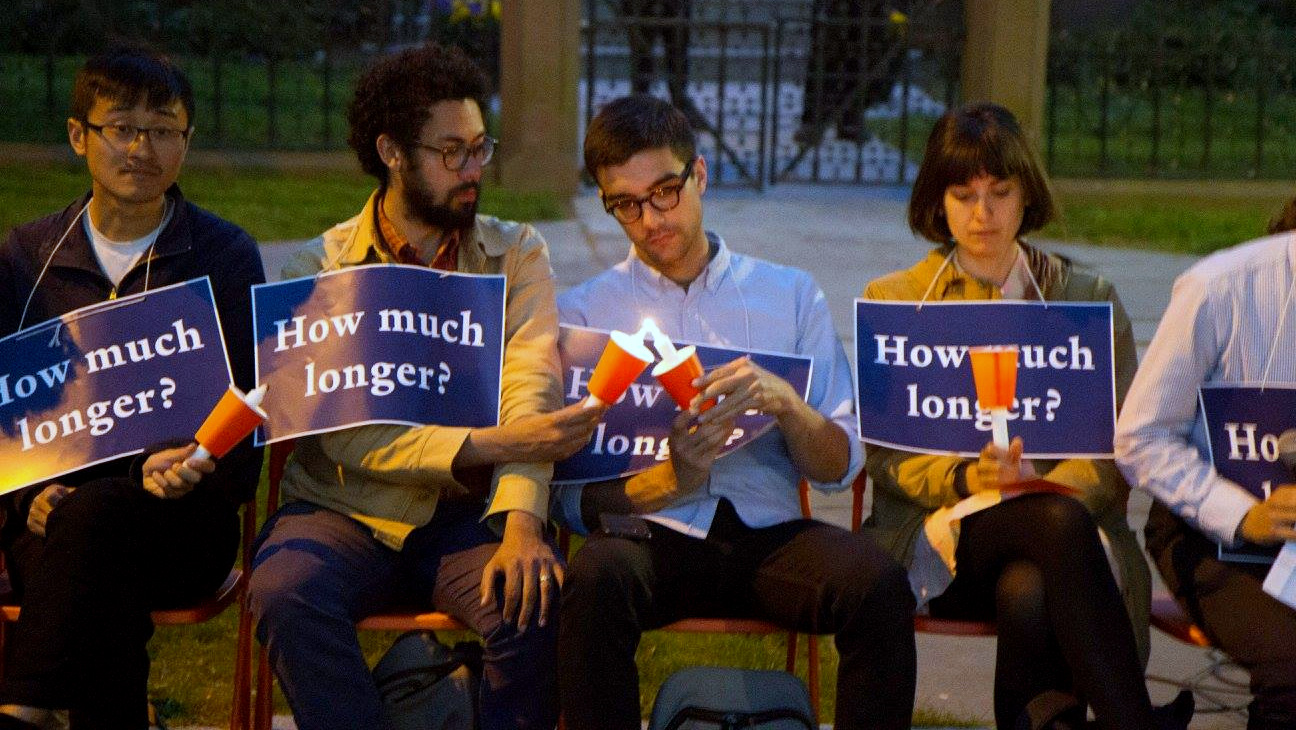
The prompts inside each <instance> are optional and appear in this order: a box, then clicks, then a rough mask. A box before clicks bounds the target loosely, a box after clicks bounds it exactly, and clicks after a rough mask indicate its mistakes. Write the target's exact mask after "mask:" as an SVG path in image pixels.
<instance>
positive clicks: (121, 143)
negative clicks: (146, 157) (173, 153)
mask: <svg viewBox="0 0 1296 730" xmlns="http://www.w3.org/2000/svg"><path fill="white" fill-rule="evenodd" d="M81 123H82V124H84V125H85V126H86V128H87V129H90V130H93V131H95V132H98V133H99V136H101V137H103V138H104V139H105V140H107V141H108V143H109V144H112V145H113V146H114V147H121V148H123V149H124V148H126V147H130V146H131V145H133V144H135V140H137V139H139V138H140V136H141V135H143V136H145V137H148V140H149V141H150V142H152V143H153V145H154V146H155V147H177V146H179V145H180V144H181V143H182V142H184V141H185V140H186V139H188V138H189V132H190V131H191V130H189V129H174V128H172V127H136V126H135V125H133V124H94V123H92V122H91V121H90V120H88V119H82V120H81Z"/></svg>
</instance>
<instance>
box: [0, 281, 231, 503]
mask: <svg viewBox="0 0 1296 730" xmlns="http://www.w3.org/2000/svg"><path fill="white" fill-rule="evenodd" d="M230 381H231V378H230V369H229V361H228V360H227V359H226V355H225V342H224V340H223V339H222V337H221V329H220V320H219V319H218V318H217V316H216V306H215V304H214V303H213V298H212V291H211V283H210V282H209V281H208V280H207V278H206V277H203V278H201V279H194V280H192V281H188V282H184V283H182V284H174V285H171V286H168V287H164V288H161V289H153V290H150V291H148V292H145V293H142V294H136V295H133V296H129V297H123V298H121V299H114V300H111V301H107V302H102V303H100V304H95V305H93V306H90V307H83V308H82V309H78V310H76V311H73V312H68V313H67V314H65V315H63V316H62V317H59V318H57V319H51V320H49V321H47V322H42V323H41V324H38V325H35V326H33V327H28V328H27V329H24V330H20V331H18V332H15V333H14V334H11V335H9V336H8V337H5V338H4V339H2V340H0V428H2V429H3V433H0V464H4V468H3V469H0V493H4V492H10V491H13V490H15V489H18V488H21V487H25V486H28V485H30V484H35V483H37V482H41V481H44V480H46V479H52V478H54V477H58V476H61V475H63V474H67V473H68V472H71V471H75V470H77V469H80V468H83V467H86V466H90V465H92V464H98V463H100V462H103V461H108V460H110V459H116V458H118V457H122V456H127V455H129V454H134V453H138V452H140V451H142V450H143V449H144V448H146V447H148V446H151V445H153V444H155V443H158V442H160V441H167V440H171V439H185V438H192V437H193V435H194V432H195V431H197V430H198V427H199V426H200V425H202V422H203V419H204V418H206V417H207V414H208V412H210V411H211V409H212V407H213V406H215V405H216V402H217V401H218V400H220V397H221V395H222V394H223V393H224V392H225V390H226V389H227V388H228V387H229V384H230Z"/></svg>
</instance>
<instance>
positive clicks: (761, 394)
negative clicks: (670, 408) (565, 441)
mask: <svg viewBox="0 0 1296 730" xmlns="http://www.w3.org/2000/svg"><path fill="white" fill-rule="evenodd" d="M585 169H586V171H587V172H588V173H589V174H590V176H591V177H593V178H594V180H595V182H596V183H597V184H598V187H599V194H600V196H601V197H602V200H603V205H604V207H605V209H606V210H607V212H608V213H609V214H611V215H612V216H614V217H615V218H616V219H617V221H618V222H619V223H620V224H621V227H622V229H623V230H624V231H625V234H626V237H627V238H629V239H630V243H631V246H630V254H629V256H628V257H627V258H626V260H625V261H623V262H621V263H619V264H617V265H616V266H614V267H612V268H611V269H609V270H608V271H606V272H604V273H602V274H600V275H598V276H596V277H594V278H593V279H590V280H589V281H586V282H585V283H583V284H580V285H579V286H577V287H575V288H573V289H571V290H570V291H568V292H566V293H564V294H563V295H562V296H561V297H559V301H558V308H559V312H560V314H561V317H562V320H563V321H564V322H568V323H571V324H577V325H586V326H590V327H597V328H601V329H607V330H611V329H619V330H622V331H628V332H632V331H636V330H638V329H639V324H640V321H641V320H642V319H643V318H644V317H653V318H654V319H655V320H656V321H657V322H658V323H659V324H660V326H661V328H662V329H663V330H664V331H665V332H666V333H667V334H668V335H669V336H671V337H672V338H673V339H680V340H687V341H690V342H699V343H706V344H712V345H718V346H722V347H731V348H736V349H745V350H767V351H777V352H785V353H793V354H798V355H806V356H810V357H811V358H813V370H812V373H813V376H812V380H811V383H810V395H809V400H808V402H807V401H806V400H802V398H801V397H800V394H798V393H797V392H796V391H795V390H794V389H793V388H792V386H791V385H789V384H788V383H787V381H784V380H782V379H781V378H779V377H777V376H775V375H773V374H771V373H769V372H767V371H766V370H764V369H762V368H761V367H759V366H757V365H756V364H755V363H753V362H752V361H751V360H750V359H748V358H745V357H744V358H739V359H737V360H734V361H733V362H730V363H728V364H725V365H722V366H720V367H718V368H716V369H714V370H712V371H711V372H709V373H707V374H705V375H703V376H702V377H700V378H698V380H697V381H696V385H697V386H698V387H700V388H701V389H702V390H701V393H700V394H699V395H698V396H697V397H696V398H695V399H694V400H693V402H692V403H691V404H690V406H689V408H688V409H686V410H683V411H682V412H681V413H680V414H679V415H678V417H677V418H676V419H675V422H674V424H673V430H672V432H671V436H670V458H669V459H668V460H667V461H665V462H663V463H661V464H659V465H657V466H655V467H653V468H651V469H649V470H647V471H645V472H643V473H641V474H638V475H635V476H632V477H630V478H628V479H622V480H617V481H613V482H608V483H601V484H597V485H585V486H581V485H571V486H566V485H564V486H561V487H558V488H557V489H555V495H554V500H555V507H554V512H555V514H556V515H557V516H559V517H560V519H561V520H562V521H563V522H564V523H566V524H567V525H568V526H570V527H571V528H572V529H574V530H575V531H577V532H581V533H585V532H590V533H592V534H591V535H590V537H589V539H588V540H587V541H586V542H585V545H584V546H583V547H582V548H581V550H580V551H579V552H578V553H577V554H576V555H575V557H574V558H573V559H572V562H571V565H570V567H569V568H568V572H567V583H566V585H565V586H564V590H563V602H562V621H561V622H560V624H559V639H558V681H559V694H560V698H561V705H562V711H563V718H564V720H565V722H566V726H567V728H569V730H586V729H587V728H588V729H593V728H598V729H599V730H631V729H632V728H638V727H640V718H639V683H638V674H637V671H636V668H635V649H636V647H637V645H638V643H639V637H640V635H641V633H642V632H643V631H646V630H649V629H653V628H658V627H661V626H664V625H666V624H669V623H671V622H673V621H676V620H678V619H682V618H687V617H724V618H759V619H765V620H769V621H772V622H774V623H777V624H779V625H781V626H785V627H787V628H789V629H795V630H797V631H803V632H808V633H814V634H828V633H830V634H835V635H836V644H837V649H838V650H839V652H840V654H841V664H840V668H839V670H838V675H837V677H838V679H837V698H838V699H837V715H836V724H835V725H834V727H837V728H839V730H856V729H858V728H908V727H909V722H910V715H911V714H912V712H913V695H914V683H915V656H914V636H913V611H914V599H913V594H912V593H911V592H910V590H909V583H908V578H907V577H906V574H905V571H904V569H903V568H902V567H900V566H899V565H898V564H897V563H896V562H895V561H893V560H892V559H891V558H890V557H889V556H888V555H887V554H886V553H885V552H884V551H882V549H881V548H880V547H878V545H877V544H875V543H874V542H873V541H872V540H871V539H870V538H868V537H866V536H864V535H859V534H854V533H851V532H848V531H846V530H843V529H841V528H838V527H833V526H830V525H827V524H824V523H821V522H816V521H814V520H809V519H803V518H802V515H801V509H800V500H799V495H798V484H799V482H800V480H801V479H802V478H803V477H804V478H805V479H808V480H809V481H810V483H811V484H812V485H813V486H815V487H816V488H818V489H821V490H823V491H838V490H842V489H846V488H848V487H849V486H850V484H851V483H852V481H853V480H854V478H855V475H856V474H858V473H859V470H860V468H861V466H862V465H863V455H862V453H861V449H860V445H859V441H858V438H857V436H856V433H857V432H856V425H855V415H854V396H853V390H852V388H851V376H850V365H849V364H848V362H847V360H846V353H845V351H844V350H843V349H842V345H841V342H840V340H839V339H838V337H837V334H836V332H835V331H834V330H833V326H832V320H831V318H830V316H829V312H828V307H827V304H826V302H825V300H824V295H823V292H822V291H821V290H820V289H819V287H818V286H817V285H816V284H815V282H814V280H813V279H812V278H811V277H810V275H809V274H807V273H806V272H804V271H801V270H798V269H793V268H789V267H784V266H778V265H775V264H772V263H769V262H767V261H762V260H760V259H756V258H752V257H750V256H744V255H742V254H738V253H735V252H733V251H731V250H730V249H729V247H728V246H727V245H726V243H725V241H724V240H723V239H722V238H721V237H720V236H719V235H717V234H715V233H713V232H708V231H704V230H703V228H702V195H703V194H704V193H705V192H706V187H707V166H706V161H705V160H704V159H702V158H701V157H698V156H697V150H696V146H695V142H694V133H693V130H692V129H691V128H690V126H689V123H688V120H687V119H686V117H685V116H684V115H683V114H682V113H681V112H679V111H678V110H676V109H675V108H673V107H671V106H670V105H669V104H667V103H666V102H664V101H660V100H658V99H655V98H653V97H651V96H647V95H639V96H631V97H626V98H623V99H619V100H617V101H614V102H612V103H610V104H608V105H607V106H605V107H604V108H603V109H602V111H600V112H599V113H598V115H597V116H595V117H594V119H593V120H592V121H591V122H590V126H589V130H588V132H587V133H586V135H585ZM711 398H720V401H719V403H718V404H717V405H715V406H714V407H712V408H710V409H709V410H706V411H705V412H701V408H700V406H701V404H702V403H703V402H705V401H707V400H709V399H711ZM748 409H758V410H761V411H763V412H765V413H767V414H770V415H772V416H774V418H775V419H776V427H775V428H773V429H771V430H770V431H769V432H767V433H766V434H764V435H762V436H761V437H759V438H758V439H756V440H755V441H753V442H751V443H749V444H747V445H746V446H743V447H742V448H740V449H738V450H736V451H734V452H733V453H730V454H728V455H726V456H725V457H724V458H722V459H717V458H716V457H717V454H718V452H719V450H720V448H721V446H722V445H723V444H724V442H725V441H726V440H727V439H728V438H729V437H730V434H731V433H732V432H733V427H734V418H735V417H736V416H738V415H739V414H741V413H743V412H744V411H746V410H748ZM627 514H629V515H632V517H631V518H630V519H627V518H626V517H625V515H627ZM635 515H637V516H640V519H639V521H637V522H636V519H635V517H633V516H635Z"/></svg>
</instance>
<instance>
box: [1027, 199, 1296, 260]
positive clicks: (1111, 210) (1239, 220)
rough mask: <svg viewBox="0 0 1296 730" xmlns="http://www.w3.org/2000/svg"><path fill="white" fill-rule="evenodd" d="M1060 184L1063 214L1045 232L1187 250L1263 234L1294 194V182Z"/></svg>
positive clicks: (1220, 245) (1043, 234)
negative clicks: (1136, 186) (1126, 188)
mask: <svg viewBox="0 0 1296 730" xmlns="http://www.w3.org/2000/svg"><path fill="white" fill-rule="evenodd" d="M1198 186H1199V189H1197V190H1195V191H1194V190H1193V189H1192V188H1193V187H1198ZM1058 187H1059V191H1058V199H1059V202H1060V203H1061V205H1062V217H1061V219H1060V220H1058V221H1056V222H1054V223H1052V224H1050V225H1049V226H1048V227H1046V228H1045V229H1044V230H1043V231H1042V232H1041V233H1040V234H1039V235H1040V236H1041V237H1044V238H1060V239H1065V240H1072V241H1085V242H1089V243H1094V244H1098V245H1103V246H1119V247H1125V248H1146V249H1151V250H1156V251H1166V252H1173V253H1188V254H1206V253H1210V252H1211V251H1216V250H1218V249H1221V248H1226V247H1228V246H1232V245H1233V244H1236V243H1241V242H1242V241H1246V240H1249V239H1252V238H1257V237H1259V236H1262V235H1264V234H1265V227H1266V225H1267V224H1268V222H1269V219H1270V218H1272V217H1273V215H1274V214H1275V213H1277V212H1278V210H1279V209H1280V208H1281V207H1282V205H1283V203H1284V202H1286V201H1287V200H1288V199H1290V198H1291V197H1292V196H1296V183H1293V184H1291V185H1290V186H1285V185H1283V184H1270V185H1263V186H1255V187H1251V186H1246V185H1240V186H1239V185H1235V186H1218V185H1216V184H1214V183H1209V182H1204V183H1200V184H1183V185H1180V184H1175V188H1174V189H1171V190H1161V191H1158V190H1155V189H1153V190H1144V191H1136V192H1122V191H1113V190H1111V189H1110V187H1109V186H1104V185H1103V184H1102V183H1095V184H1094V185H1092V186H1091V187H1090V189H1086V186H1084V185H1077V184H1067V183H1063V184H1061V185H1059V186H1058ZM1220 188H1223V189H1220Z"/></svg>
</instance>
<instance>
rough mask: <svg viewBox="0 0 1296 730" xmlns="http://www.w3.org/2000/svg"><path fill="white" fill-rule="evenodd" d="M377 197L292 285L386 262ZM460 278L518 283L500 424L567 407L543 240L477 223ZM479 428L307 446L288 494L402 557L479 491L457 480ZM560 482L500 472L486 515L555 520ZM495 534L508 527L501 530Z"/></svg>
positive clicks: (342, 436) (333, 234) (523, 228)
mask: <svg viewBox="0 0 1296 730" xmlns="http://www.w3.org/2000/svg"><path fill="white" fill-rule="evenodd" d="M375 196H376V194H375ZM375 196H370V198H369V202H368V203H367V204H366V205H365V208H364V210H362V211H361V212H360V214H359V215H357V216H356V217H354V218H352V219H351V220H348V221H346V222H344V223H340V224H338V225H337V226H334V227H333V228H331V229H329V230H328V231H326V232H325V233H324V235H322V236H320V237H319V238H316V239H314V240H312V241H310V242H308V243H307V244H306V245H305V246H304V247H303V248H302V249H301V250H300V251H298V252H297V253H296V254H295V255H294V257H293V259H292V260H291V261H290V262H289V263H288V264H287V265H286V266H285V267H284V269H283V276H284V278H295V277H299V276H310V275H313V274H316V273H318V272H320V271H322V270H324V269H325V267H328V268H330V269H338V268H342V267H346V266H355V265H358V264H372V263H380V262H388V261H389V257H388V256H387V254H386V253H385V252H384V251H382V250H380V249H379V248H378V247H377V246H376V245H375V233H374V225H373V220H374V218H373V206H374V201H375ZM458 270H459V271H461V272H464V273H476V274H504V275H505V276H507V277H508V283H507V289H506V310H505V322H504V364H503V371H502V381H501V392H500V423H501V424H507V423H510V422H512V421H515V420H517V419H518V418H520V417H523V416H526V415H530V414H534V413H543V412H548V411H552V410H556V409H557V408H559V407H560V406H561V405H562V377H561V374H560V372H559V365H558V349H557V341H558V313H557V309H556V307H555V305H554V274H553V270H552V268H550V265H549V252H548V249H547V247H546V245H545V242H544V239H543V238H541V237H540V234H539V233H537V232H536V230H535V228H533V227H531V226H530V225H528V224H524V223H514V222H511V221H501V220H499V219H497V218H491V217H488V216H478V217H477V223H476V226H475V227H474V228H473V229H472V231H471V233H470V234H469V235H468V236H467V237H466V238H465V239H464V241H463V242H462V244H461V245H460V249H459V267H458ZM469 430H470V429H467V428H458V427H447V426H435V425H430V426H418V427H411V426H399V425H392V426H387V425H372V426H358V427H356V428H349V429H346V430H343V431H336V432H333V433H328V434H323V435H317V436H308V437H304V438H301V439H298V440H297V447H296V449H295V450H294V452H293V458H292V459H291V461H289V463H288V466H287V469H286V470H285V472H284V479H283V490H284V495H285V497H286V498H287V499H290V500H306V501H309V502H314V503H315V504H319V505H321V506H324V507H328V508H329V509H332V510H335V511H338V512H341V513H343V514H347V515H350V516H352V517H354V518H355V519H357V520H360V521H361V522H364V523H365V524H367V525H368V526H369V527H370V528H372V529H373V531H374V534H375V536H376V537H377V538H378V539H380V540H382V541H383V542H384V543H386V544H388V545H389V546H391V547H393V548H395V549H398V550H399V549H400V548H401V546H402V545H403V544H404V540H405V538H406V536H408V535H409V533H410V531H411V530H413V529H414V528H415V527H418V526H420V525H423V524H426V523H427V522H428V521H429V520H430V519H431V518H432V514H433V512H434V511H435V510H436V505H437V501H438V499H440V498H441V497H442V496H443V495H451V496H463V495H466V494H468V493H469V492H470V487H469V486H468V485H465V484H463V483H461V482H460V481H459V479H457V478H456V476H459V477H463V476H464V475H462V474H460V475H456V474H454V473H452V471H451V464H452V463H453V461H454V458H455V455H456V454H458V453H459V449H460V447H461V446H462V445H463V443H464V440H465V439H466V438H467V436H468V432H469ZM552 475H553V465H552V464H527V463H509V464H499V465H497V466H496V467H495V469H494V473H493V475H492V478H491V484H490V496H489V499H488V503H487V509H486V512H485V515H484V516H483V517H484V518H490V517H493V516H495V515H502V514H503V513H505V512H508V511H510V510H523V511H526V512H530V513H532V514H534V515H536V516H538V517H540V519H542V520H544V519H547V518H548V514H549V512H548V504H549V479H550V478H551V477H552ZM483 482H484V479H483ZM492 526H494V527H495V528H496V529H497V530H498V529H501V528H502V521H495V520H493V521H492Z"/></svg>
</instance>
